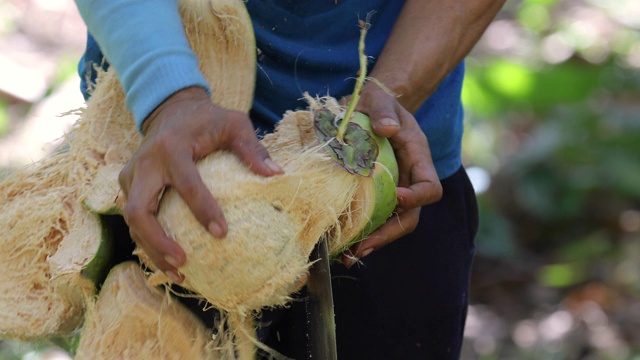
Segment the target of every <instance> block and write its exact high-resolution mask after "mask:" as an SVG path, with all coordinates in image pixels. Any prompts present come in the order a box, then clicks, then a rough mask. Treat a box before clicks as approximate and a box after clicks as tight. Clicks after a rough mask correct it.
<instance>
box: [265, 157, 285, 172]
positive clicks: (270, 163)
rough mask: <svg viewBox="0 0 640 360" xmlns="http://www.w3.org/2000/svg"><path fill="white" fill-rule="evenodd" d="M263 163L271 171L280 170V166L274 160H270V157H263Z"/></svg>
mask: <svg viewBox="0 0 640 360" xmlns="http://www.w3.org/2000/svg"><path fill="white" fill-rule="evenodd" d="M264 163H265V164H266V165H267V166H268V167H269V169H271V170H272V171H273V172H276V173H281V172H282V168H281V167H280V165H278V164H276V162H275V161H273V160H271V159H270V158H266V159H264Z"/></svg>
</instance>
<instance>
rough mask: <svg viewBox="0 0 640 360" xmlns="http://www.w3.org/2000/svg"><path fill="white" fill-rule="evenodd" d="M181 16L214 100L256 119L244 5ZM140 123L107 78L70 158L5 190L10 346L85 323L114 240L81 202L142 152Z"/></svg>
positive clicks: (194, 6)
mask: <svg viewBox="0 0 640 360" xmlns="http://www.w3.org/2000/svg"><path fill="white" fill-rule="evenodd" d="M180 11H181V14H182V17H183V23H184V26H185V31H186V34H187V37H188V39H189V41H190V43H191V45H192V47H193V48H194V50H195V52H196V54H197V56H198V58H199V60H200V69H201V71H202V72H203V73H204V74H205V75H206V76H207V78H208V79H209V80H210V82H211V84H212V85H213V86H212V89H213V93H212V100H213V101H214V102H215V103H217V104H220V105H222V106H224V107H227V108H230V109H236V110H240V111H245V112H246V111H248V109H249V107H250V105H251V101H252V96H253V83H254V80H255V42H254V38H253V31H252V28H251V22H250V21H249V18H248V14H247V12H246V9H245V7H244V4H243V3H242V1H240V0H226V1H205V0H183V1H180ZM133 124H134V122H133V117H132V115H131V113H130V112H129V110H128V109H127V107H126V105H125V95H124V92H123V90H122V87H121V86H120V83H119V81H118V79H117V76H116V74H115V72H114V71H112V70H111V71H107V72H100V73H99V74H98V81H97V85H96V86H95V88H94V89H92V98H91V100H90V101H89V102H88V104H87V108H86V109H84V110H83V111H81V117H80V120H79V121H78V123H77V124H76V126H75V127H74V128H73V129H72V130H71V131H70V133H69V134H68V136H67V137H66V139H65V140H66V144H65V148H66V151H64V152H60V153H56V154H55V155H52V156H50V157H48V158H46V159H44V160H42V161H40V162H38V163H36V164H34V165H32V166H30V167H29V168H25V169H21V170H19V171H17V172H15V173H13V174H11V175H10V176H8V177H7V178H6V179H4V180H3V182H2V183H0V227H2V229H3V233H2V235H0V245H1V246H2V248H3V251H2V252H1V253H0V263H1V264H2V265H3V268H4V269H6V270H5V271H6V272H7V273H6V275H5V276H4V277H3V279H4V280H2V282H1V283H0V290H2V293H1V294H0V338H5V337H7V338H19V339H32V338H40V337H46V336H49V335H54V334H60V333H65V332H68V331H71V330H73V329H75V328H77V327H78V326H80V325H81V322H82V319H83V317H82V316H83V313H84V303H83V301H82V300H80V299H83V298H84V296H85V294H86V293H91V292H93V291H94V285H93V284H92V282H91V281H86V279H84V278H83V277H82V276H81V272H82V271H83V269H84V270H86V268H87V266H90V265H91V262H92V261H93V260H94V257H95V255H96V253H97V252H98V249H100V246H101V242H104V241H103V235H104V234H103V233H102V231H101V230H100V229H99V227H96V226H94V224H96V222H97V220H96V219H95V218H94V219H93V220H91V221H89V220H87V219H88V218H91V216H92V215H89V213H88V212H87V211H86V210H85V209H84V207H82V206H81V205H80V204H81V203H87V205H91V204H92V202H91V201H90V200H91V199H90V198H91V196H90V194H91V190H92V189H94V188H95V187H96V185H95V184H94V179H96V178H97V175H98V174H99V173H101V172H103V171H104V170H103V169H105V168H122V166H123V165H124V164H125V163H126V161H128V160H129V159H130V158H131V156H132V154H133V153H134V152H135V150H136V149H137V148H138V146H139V144H140V140H141V138H140V135H139V133H138V132H137V131H136V129H135V128H134V125H133ZM111 185H112V187H113V188H117V183H115V186H114V184H113V183H111ZM99 188H100V187H99ZM110 195H113V197H110V198H109V199H99V200H97V201H94V203H95V202H97V203H98V204H105V203H107V204H109V203H110V205H109V206H111V208H112V210H113V208H115V207H117V204H121V203H122V200H123V199H122V197H121V196H120V193H119V191H116V193H115V194H110ZM114 204H115V205H114ZM114 211H115V210H114ZM73 233H76V234H81V235H73ZM70 234H71V235H70ZM65 244H67V245H65ZM71 244H74V245H71Z"/></svg>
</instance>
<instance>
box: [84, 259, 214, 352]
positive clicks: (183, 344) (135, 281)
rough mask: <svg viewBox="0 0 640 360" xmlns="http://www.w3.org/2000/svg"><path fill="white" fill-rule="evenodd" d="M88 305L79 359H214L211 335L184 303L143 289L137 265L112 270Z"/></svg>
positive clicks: (141, 273)
mask: <svg viewBox="0 0 640 360" xmlns="http://www.w3.org/2000/svg"><path fill="white" fill-rule="evenodd" d="M88 307H89V309H88V311H87V315H86V322H85V325H84V327H83V331H82V335H81V337H80V344H79V346H78V349H77V353H76V356H75V358H76V359H77V360H80V359H145V360H146V359H194V360H198V359H211V358H213V357H212V356H213V353H214V348H213V346H212V345H213V343H212V340H213V337H212V333H211V331H209V330H208V329H207V328H206V327H205V326H204V325H203V324H202V322H200V320H199V319H198V318H197V317H195V316H194V315H193V314H192V313H191V312H190V311H189V310H188V309H187V308H186V307H184V306H183V305H182V304H180V303H178V302H176V301H170V298H169V297H167V296H166V294H165V293H164V292H163V291H161V290H159V289H156V288H153V287H150V286H149V285H147V282H146V278H145V275H144V273H143V272H142V270H141V269H140V266H139V265H138V264H136V263H133V262H127V263H122V264H120V265H117V266H116V267H114V268H113V269H112V270H111V272H110V273H109V275H108V277H107V279H106V280H105V282H104V285H103V287H102V289H101V291H100V294H99V296H98V297H97V299H96V300H92V301H91V302H90V303H89V306H88ZM217 358H221V357H217Z"/></svg>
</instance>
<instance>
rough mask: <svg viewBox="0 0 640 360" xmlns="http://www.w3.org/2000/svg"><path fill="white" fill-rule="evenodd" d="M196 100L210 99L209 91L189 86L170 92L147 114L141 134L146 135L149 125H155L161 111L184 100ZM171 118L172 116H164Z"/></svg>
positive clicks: (141, 127)
mask: <svg viewBox="0 0 640 360" xmlns="http://www.w3.org/2000/svg"><path fill="white" fill-rule="evenodd" d="M197 100H206V101H210V97H209V93H208V92H207V89H205V88H203V87H201V86H190V87H187V88H184V89H181V90H178V91H176V92H175V93H173V94H171V95H170V96H169V97H167V98H166V99H164V100H163V101H162V103H160V105H158V106H157V107H156V108H155V109H154V110H153V111H152V112H151V113H150V114H149V116H147V117H146V118H145V119H144V120H143V122H142V124H141V126H140V131H141V132H142V135H146V134H147V132H148V131H149V128H150V127H151V125H152V124H153V125H156V119H157V118H158V117H159V116H158V115H159V114H160V113H162V112H163V111H166V110H167V109H169V108H171V107H173V106H174V105H176V104H178V103H182V102H184V101H197ZM166 118H172V117H166Z"/></svg>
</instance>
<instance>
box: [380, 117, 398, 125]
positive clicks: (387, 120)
mask: <svg viewBox="0 0 640 360" xmlns="http://www.w3.org/2000/svg"><path fill="white" fill-rule="evenodd" d="M380 125H384V126H400V124H398V121H396V120H395V119H392V118H383V119H380Z"/></svg>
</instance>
